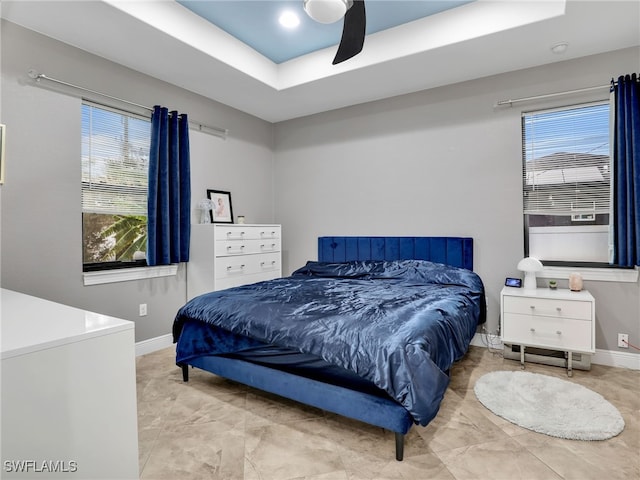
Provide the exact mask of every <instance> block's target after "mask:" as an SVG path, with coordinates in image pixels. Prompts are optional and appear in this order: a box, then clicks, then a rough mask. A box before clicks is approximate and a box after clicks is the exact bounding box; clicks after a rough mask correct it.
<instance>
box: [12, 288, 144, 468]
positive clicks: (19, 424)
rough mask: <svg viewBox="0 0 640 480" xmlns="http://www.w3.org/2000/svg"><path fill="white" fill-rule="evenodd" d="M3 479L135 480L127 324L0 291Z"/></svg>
mask: <svg viewBox="0 0 640 480" xmlns="http://www.w3.org/2000/svg"><path fill="white" fill-rule="evenodd" d="M0 313H1V317H0V328H1V333H2V335H1V337H2V467H1V468H2V474H0V477H2V478H6V479H10V478H68V479H71V478H77V479H83V480H92V479H105V480H106V479H109V480H115V479H122V480H133V479H137V478H138V420H137V402H136V372H135V343H134V342H135V340H134V324H133V322H129V321H126V320H121V319H118V318H113V317H108V316H106V315H100V314H96V313H93V312H87V311H84V310H80V309H77V308H72V307H68V306H65V305H60V304H58V303H55V302H50V301H47V300H43V299H40V298H36V297H32V296H29V295H24V294H21V293H17V292H13V291H11V290H5V289H0Z"/></svg>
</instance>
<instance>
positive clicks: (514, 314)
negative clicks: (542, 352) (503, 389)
mask: <svg viewBox="0 0 640 480" xmlns="http://www.w3.org/2000/svg"><path fill="white" fill-rule="evenodd" d="M500 322H501V323H500V331H501V332H502V342H503V343H504V344H505V345H519V347H520V352H519V357H520V362H521V363H522V367H523V368H524V362H525V359H528V358H527V356H526V355H527V354H526V352H525V351H526V349H527V347H535V348H541V349H548V350H552V351H558V352H564V353H565V354H566V359H564V360H563V363H564V364H565V365H566V367H567V372H568V374H569V376H571V374H572V368H573V363H572V360H573V353H580V354H589V355H591V354H593V353H595V339H596V336H595V299H594V298H593V296H592V295H591V294H590V293H589V292H588V291H586V290H583V291H580V292H572V291H570V290H567V289H558V290H551V289H549V288H537V289H535V290H525V289H521V288H514V287H504V288H503V289H502V292H501V293H500ZM542 358H543V357H541V356H538V357H537V358H536V360H537V361H541V362H542V363H551V364H557V363H555V362H552V361H550V362H545V361H544V360H542ZM548 358H549V359H551V358H553V357H548ZM587 365H590V362H588V363H587Z"/></svg>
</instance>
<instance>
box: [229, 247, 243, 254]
mask: <svg viewBox="0 0 640 480" xmlns="http://www.w3.org/2000/svg"><path fill="white" fill-rule="evenodd" d="M234 248H236V249H237V250H236V251H237V252H239V253H244V245H229V246H228V247H227V253H232V252H233V249H234Z"/></svg>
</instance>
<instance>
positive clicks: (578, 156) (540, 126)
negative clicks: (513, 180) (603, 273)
mask: <svg viewBox="0 0 640 480" xmlns="http://www.w3.org/2000/svg"><path fill="white" fill-rule="evenodd" d="M522 135H523V138H522V157H523V179H522V185H523V199H524V225H525V252H526V254H527V255H530V256H532V257H536V258H538V259H540V260H541V261H542V262H543V263H544V264H545V265H554V264H555V265H575V266H580V265H584V266H588V265H590V264H591V265H594V266H595V265H598V266H599V265H603V264H608V262H609V252H610V245H609V244H610V242H609V221H610V215H609V209H610V181H611V179H610V171H611V167H610V158H609V104H608V103H597V104H589V105H581V106H576V107H570V108H563V109H556V110H546V111H539V112H531V113H525V114H523V117H522Z"/></svg>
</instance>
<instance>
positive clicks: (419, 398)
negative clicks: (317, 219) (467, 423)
mask: <svg viewBox="0 0 640 480" xmlns="http://www.w3.org/2000/svg"><path fill="white" fill-rule="evenodd" d="M472 269H473V240H472V239H470V238H459V237H455V238H452V237H320V238H319V239H318V261H311V262H308V263H307V264H306V265H305V266H303V267H301V268H300V269H298V270H296V271H295V272H294V273H293V274H292V275H291V276H289V277H285V278H282V279H275V280H269V281H267V282H259V283H257V284H253V285H245V286H241V287H236V288H232V289H228V290H222V291H217V292H211V293H208V294H204V295H201V296H199V297H196V298H194V299H192V300H191V301H189V302H188V303H187V304H186V305H185V306H183V307H182V308H181V309H180V310H179V312H178V314H177V315H176V320H175V322H174V341H175V342H177V346H176V363H177V364H178V365H179V366H180V367H181V368H182V371H183V377H184V380H185V381H188V367H189V366H192V367H197V368H200V369H203V370H206V371H209V372H212V373H214V374H216V375H220V376H222V377H225V378H229V379H231V380H235V381H238V382H241V383H244V384H247V385H249V386H252V387H255V388H258V389H261V390H265V391H268V392H271V393H275V394H278V395H281V396H283V397H287V398H290V399H293V400H296V401H299V402H302V403H305V404H308V405H312V406H314V407H318V408H321V409H324V410H326V411H330V412H334V413H337V414H340V415H344V416H346V417H350V418H354V419H356V420H360V421H363V422H366V423H369V424H372V425H376V426H379V427H382V428H385V429H388V430H391V431H393V432H395V435H396V459H397V460H402V456H403V445H404V435H405V434H406V433H407V432H408V431H409V429H410V428H411V426H412V425H413V424H421V425H426V424H427V423H428V422H429V421H430V420H431V419H432V418H433V417H435V415H436V414H437V411H438V408H439V405H440V401H441V400H442V397H443V395H444V392H445V390H446V388H447V385H448V383H449V377H448V372H449V369H450V367H451V365H452V364H453V363H454V362H455V361H457V360H458V359H460V358H461V357H462V356H463V355H464V353H465V352H466V351H467V349H468V346H469V343H470V341H471V338H472V337H473V334H474V333H475V330H476V328H477V325H478V324H479V323H481V322H483V321H484V316H485V303H484V302H485V299H484V288H483V285H482V281H481V280H480V279H479V277H478V276H477V275H476V274H474V273H473V272H472Z"/></svg>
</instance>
